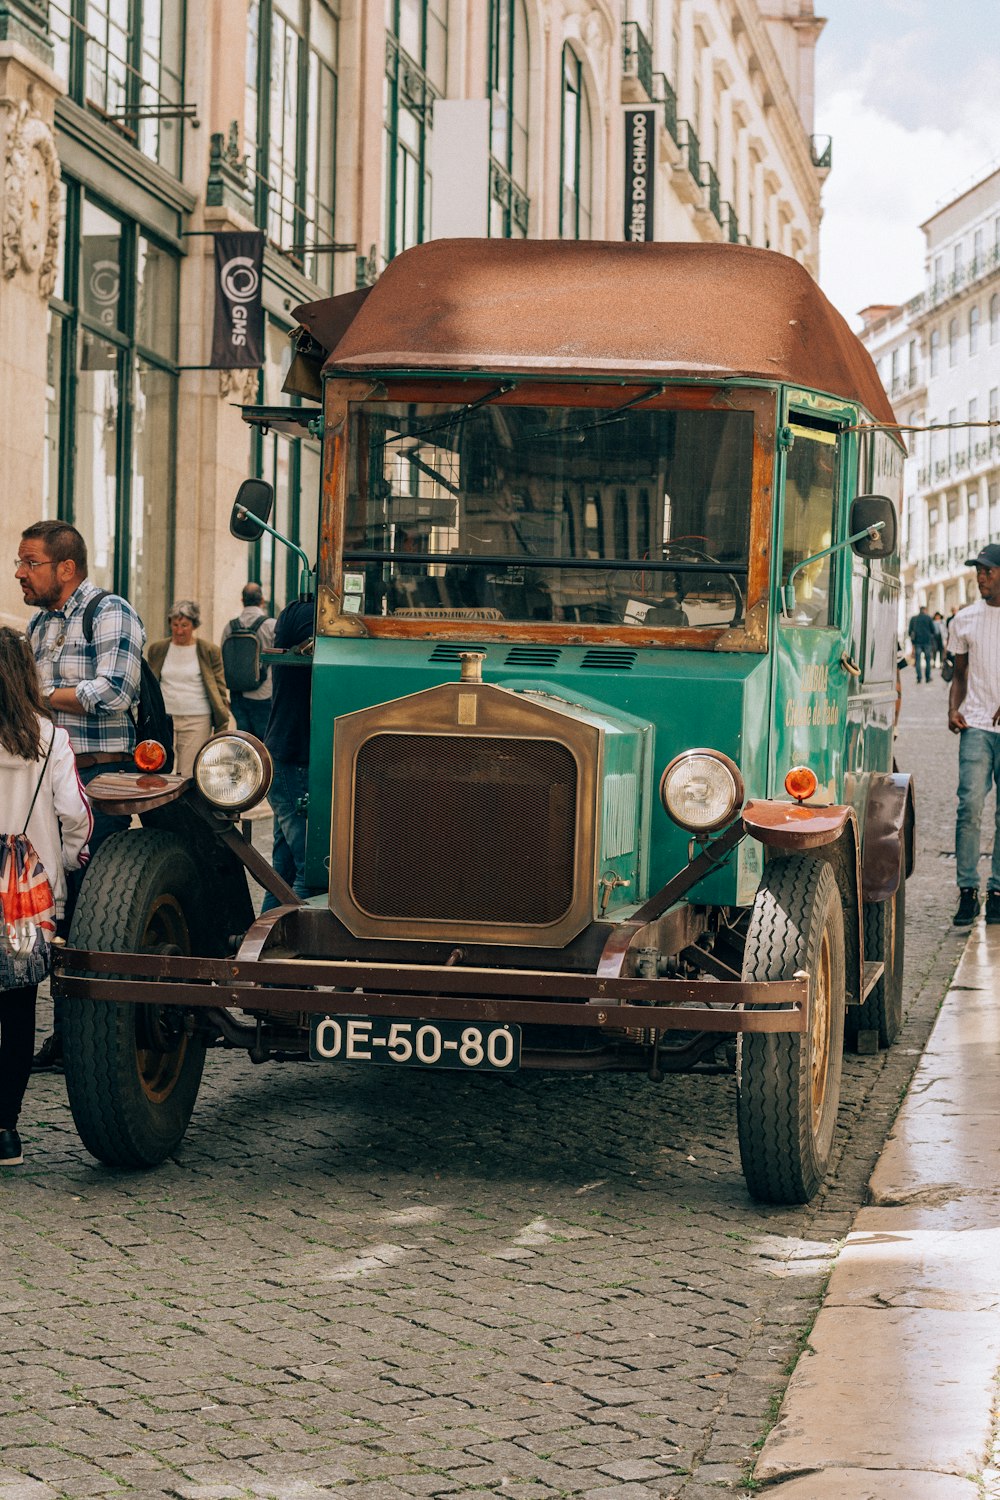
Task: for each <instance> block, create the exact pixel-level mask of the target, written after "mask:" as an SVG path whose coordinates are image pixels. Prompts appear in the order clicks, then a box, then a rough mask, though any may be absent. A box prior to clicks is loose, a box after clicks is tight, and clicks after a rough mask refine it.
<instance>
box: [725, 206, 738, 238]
mask: <svg viewBox="0 0 1000 1500" xmlns="http://www.w3.org/2000/svg"><path fill="white" fill-rule="evenodd" d="M722 228H723V231H724V233H725V236H726V239H727V240H728V241H729V243H730V244H731V245H738V244H739V243H740V225H739V220H738V219H737V217H736V210H735V208H734V207H733V205H732V204H731V203H724V204H723V205H722Z"/></svg>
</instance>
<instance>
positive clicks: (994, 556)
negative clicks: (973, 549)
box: [965, 542, 1000, 568]
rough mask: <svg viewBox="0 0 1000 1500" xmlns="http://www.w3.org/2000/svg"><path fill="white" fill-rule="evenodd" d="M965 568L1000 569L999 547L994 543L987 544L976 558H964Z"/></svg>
mask: <svg viewBox="0 0 1000 1500" xmlns="http://www.w3.org/2000/svg"><path fill="white" fill-rule="evenodd" d="M965 566H966V567H967V568H980V567H982V568H1000V546H998V545H997V543H996V542H988V543H987V545H986V546H985V547H984V548H983V549H982V551H981V552H980V554H979V556H978V557H969V558H966V561H965Z"/></svg>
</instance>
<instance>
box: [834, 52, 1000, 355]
mask: <svg viewBox="0 0 1000 1500" xmlns="http://www.w3.org/2000/svg"><path fill="white" fill-rule="evenodd" d="M868 94H869V90H868V89H867V88H866V87H865V83H864V81H863V80H860V79H859V80H858V82H857V83H852V84H849V85H842V86H841V87H839V88H838V89H836V90H835V91H834V92H833V93H832V94H830V95H828V96H827V97H826V99H825V100H824V103H823V114H822V118H823V126H824V132H829V133H830V134H831V135H832V136H833V149H834V156H833V171H832V172H831V174H830V176H829V178H828V179H827V182H826V185H825V187H824V190H823V224H822V228H821V239H820V282H821V284H822V286H823V289H824V291H825V292H826V293H827V296H828V297H829V298H830V299H831V301H832V302H834V303H835V304H836V306H837V307H839V308H840V310H841V312H843V313H844V314H845V316H847V317H848V318H849V319H852V320H853V315H855V314H856V313H857V312H859V311H860V309H861V308H862V307H866V306H868V305H869V304H870V303H874V302H887V303H898V302H905V301H906V300H907V299H908V298H910V297H912V296H915V295H916V293H917V292H919V291H920V290H922V288H923V284H924V248H925V242H924V236H923V234H922V233H921V231H920V228H919V226H920V224H921V223H923V222H924V220H925V219H927V218H929V217H930V215H931V214H932V213H933V212H934V211H935V209H936V208H939V207H941V205H942V204H943V203H945V202H947V201H949V200H950V199H951V198H953V197H955V196H956V195H957V194H958V193H959V192H961V191H962V190H963V189H964V188H965V187H967V186H971V184H972V182H973V181H976V180H978V179H979V178H980V177H983V176H985V175H986V173H987V172H988V171H989V168H990V164H991V163H990V157H991V155H992V154H993V153H994V152H995V150H996V137H995V135H993V134H992V133H991V129H990V126H989V121H988V114H989V111H988V110H987V109H986V107H985V100H983V99H981V98H976V97H969V96H966V99H965V100H964V103H963V105H962V106H961V107H958V106H957V105H956V107H955V109H953V111H952V113H951V126H950V128H945V127H944V126H943V125H937V124H933V125H927V124H925V125H919V126H917V127H913V126H909V125H907V124H904V123H903V122H901V121H900V120H898V119H895V118H893V117H892V116H891V114H890V113H889V112H888V111H887V109H886V108H884V107H883V106H882V105H881V103H872V102H870V98H869V97H867V96H868ZM994 110H995V106H994ZM931 118H934V117H933V116H931ZM937 118H940V116H938V117H937ZM855 326H857V323H856V322H855Z"/></svg>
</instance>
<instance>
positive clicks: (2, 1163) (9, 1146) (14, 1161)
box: [0, 1130, 24, 1167]
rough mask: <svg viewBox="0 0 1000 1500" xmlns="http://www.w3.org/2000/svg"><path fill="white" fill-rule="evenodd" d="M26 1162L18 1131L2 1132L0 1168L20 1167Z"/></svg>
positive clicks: (0, 1135)
mask: <svg viewBox="0 0 1000 1500" xmlns="http://www.w3.org/2000/svg"><path fill="white" fill-rule="evenodd" d="M23 1161H24V1152H23V1151H22V1150H21V1137H20V1136H19V1135H18V1133H17V1131H16V1130H0V1167H19V1166H20V1165H21V1163H22V1162H23Z"/></svg>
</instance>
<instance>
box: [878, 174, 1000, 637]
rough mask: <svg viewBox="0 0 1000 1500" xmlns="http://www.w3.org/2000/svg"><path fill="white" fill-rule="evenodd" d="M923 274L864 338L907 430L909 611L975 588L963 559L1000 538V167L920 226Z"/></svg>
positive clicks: (951, 601) (960, 600)
mask: <svg viewBox="0 0 1000 1500" xmlns="http://www.w3.org/2000/svg"><path fill="white" fill-rule="evenodd" d="M921 228H922V229H923V232H924V235H925V238H926V242H927V261H926V266H927V272H926V276H927V279H926V284H925V288H924V290H923V291H922V292H920V293H918V294H917V295H916V296H914V297H912V298H911V299H910V300H909V301H908V302H906V303H903V304H901V305H900V306H898V307H876V308H868V309H866V310H865V313H864V314H863V317H864V322H865V327H864V331H863V334H862V338H863V341H864V343H865V344H866V346H867V347H868V350H869V352H870V353H871V355H872V357H873V358H874V359H875V362H876V364H877V366H878V369H879V373H880V374H881V376H882V382H883V384H884V385H885V388H886V391H887V392H888V394H889V397H890V399H891V401H892V403H893V409H894V411H895V413H896V416H897V418H898V420H899V421H900V422H903V423H907V424H909V425H912V426H916V427H920V428H930V429H937V430H930V431H918V432H916V433H913V434H912V435H908V444H909V449H910V456H909V458H908V460H907V463H906V469H905V491H904V494H905V499H904V515H903V517H902V522H903V544H904V549H905V551H904V558H905V560H904V567H903V581H904V598H903V611H904V618H908V617H909V616H910V615H912V614H914V613H915V611H916V609H917V607H918V606H919V605H920V604H927V606H928V607H929V609H930V610H931V612H932V613H934V612H935V611H936V610H940V611H941V613H942V614H943V615H945V617H947V616H948V615H950V614H951V613H952V612H953V611H954V610H956V609H958V608H959V607H960V606H961V605H963V604H966V603H968V602H969V601H970V600H972V599H975V598H977V597H978V595H977V592H976V580H975V576H974V574H973V573H972V571H971V569H969V568H968V567H966V560H967V559H968V558H970V557H973V556H975V554H976V553H977V552H978V551H979V549H980V547H982V546H983V544H984V543H985V542H987V541H991V542H1000V171H996V172H992V173H990V174H989V175H988V176H986V177H985V178H983V179H982V180H981V181H980V182H978V183H976V184H975V186H974V187H972V188H970V189H969V190H968V191H967V192H965V193H962V194H960V195H959V196H958V197H957V198H955V199H953V200H952V201H951V202H950V203H947V204H946V205H945V206H944V207H943V208H941V209H939V210H937V211H936V212H935V213H934V214H932V215H931V217H930V218H929V219H928V220H927V221H926V222H925V223H924V224H923V225H922V226H921Z"/></svg>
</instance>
